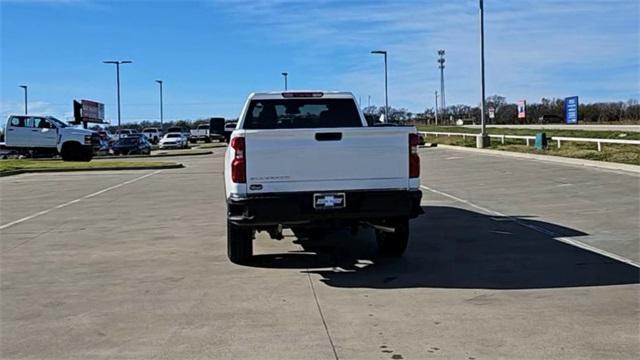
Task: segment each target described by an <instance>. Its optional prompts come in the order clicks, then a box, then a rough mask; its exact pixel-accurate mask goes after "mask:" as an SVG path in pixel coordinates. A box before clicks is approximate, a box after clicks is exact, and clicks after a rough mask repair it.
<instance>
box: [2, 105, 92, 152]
mask: <svg viewBox="0 0 640 360" xmlns="http://www.w3.org/2000/svg"><path fill="white" fill-rule="evenodd" d="M4 147H5V148H6V149H8V150H14V151H16V152H18V153H20V154H30V155H36V154H48V155H55V154H60V156H62V159H63V160H65V161H90V160H91V159H92V158H93V155H94V154H95V152H96V151H97V150H98V149H99V148H100V136H99V135H98V134H97V133H96V132H95V131H90V130H86V129H78V128H74V127H71V126H69V125H67V124H65V123H64V122H62V121H60V120H58V119H56V118H54V117H52V116H36V115H10V116H9V118H8V119H7V123H6V126H5V144H4Z"/></svg>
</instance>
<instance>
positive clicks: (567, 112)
mask: <svg viewBox="0 0 640 360" xmlns="http://www.w3.org/2000/svg"><path fill="white" fill-rule="evenodd" d="M564 119H565V121H566V122H567V124H577V123H578V97H577V96H571V97H568V98H565V99H564Z"/></svg>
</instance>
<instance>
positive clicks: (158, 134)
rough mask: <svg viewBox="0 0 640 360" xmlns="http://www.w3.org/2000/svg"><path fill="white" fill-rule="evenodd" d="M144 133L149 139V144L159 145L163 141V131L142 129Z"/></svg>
mask: <svg viewBox="0 0 640 360" xmlns="http://www.w3.org/2000/svg"><path fill="white" fill-rule="evenodd" d="M142 133H143V134H144V136H146V137H147V139H149V142H150V143H152V144H157V143H158V142H160V139H162V130H160V129H158V128H145V129H142Z"/></svg>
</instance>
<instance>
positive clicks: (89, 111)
mask: <svg viewBox="0 0 640 360" xmlns="http://www.w3.org/2000/svg"><path fill="white" fill-rule="evenodd" d="M73 119H74V122H76V123H81V122H91V123H103V122H104V104H103V103H99V102H97V101H92V100H80V101H76V100H74V101H73Z"/></svg>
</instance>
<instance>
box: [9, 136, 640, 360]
mask: <svg viewBox="0 0 640 360" xmlns="http://www.w3.org/2000/svg"><path fill="white" fill-rule="evenodd" d="M421 155H422V162H423V169H422V171H423V184H424V185H425V188H424V201H423V206H424V210H425V213H426V214H425V215H424V216H422V217H420V218H418V219H416V220H414V221H412V235H411V243H410V246H409V249H408V252H407V254H406V256H405V257H403V258H402V259H397V260H385V259H380V258H378V257H377V256H376V252H375V245H374V239H373V237H372V234H371V232H370V231H361V232H360V233H359V234H358V235H357V236H352V235H349V234H348V233H347V232H337V233H334V234H331V235H330V237H329V238H328V239H327V241H326V242H324V243H315V244H314V243H306V242H298V241H297V239H296V238H295V237H293V236H292V235H291V234H288V236H287V237H286V238H285V239H284V240H281V241H273V240H269V239H268V238H267V237H266V236H265V235H264V234H260V236H259V237H258V239H257V240H256V244H255V247H256V253H257V254H258V256H256V259H255V262H254V263H253V265H252V266H238V265H233V264H231V263H230V262H229V261H228V260H227V258H226V244H225V241H226V237H225V205H224V194H223V184H222V169H221V165H222V158H221V156H220V153H219V152H217V153H216V154H214V155H213V156H198V157H190V158H189V157H185V158H180V159H179V161H181V162H184V163H185V165H187V167H186V168H184V169H176V170H164V171H159V172H154V171H125V172H110V173H109V172H108V173H104V172H99V173H98V172H93V173H89V172H87V173H67V174H24V175H19V176H13V177H5V178H1V179H0V200H1V201H0V236H1V239H0V249H1V252H0V275H1V279H0V280H1V284H0V331H1V333H0V341H1V342H0V357H1V358H3V359H25V358H29V359H40V358H43V359H44V358H47V359H185V358H193V359H196V358H201V359H206V358H211V359H335V358H339V359H427V358H443V359H444V358H447V359H448V358H457V359H467V360H475V359H497V358H505V359H520V358H528V359H549V358H556V359H562V358H565V359H586V358H593V359H603V358H607V359H614V358H615V359H631V358H637V355H638V353H640V343H639V341H638V338H639V336H640V330H639V327H638V321H639V311H640V302H639V300H638V299H639V295H640V287H639V285H638V283H639V271H638V268H637V267H635V266H633V265H632V263H634V262H638V261H639V260H640V258H639V250H638V246H639V243H640V239H639V238H638V236H639V235H638V234H639V233H640V228H639V225H638V219H639V216H640V209H639V202H638V194H639V193H640V189H639V186H640V183H639V178H638V176H637V175H634V174H627V173H623V172H612V171H604V170H597V169H589V168H580V167H576V166H569V165H559V164H554V163H546V162H541V161H535V160H523V159H514V158H507V157H501V156H490V155H480V154H473V153H467V152H461V151H456V150H444V149H424V150H421ZM571 242H573V244H569V243H571ZM585 248H588V249H590V250H586V249H585ZM600 253H603V254H606V255H607V256H605V255H602V254H600Z"/></svg>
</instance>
